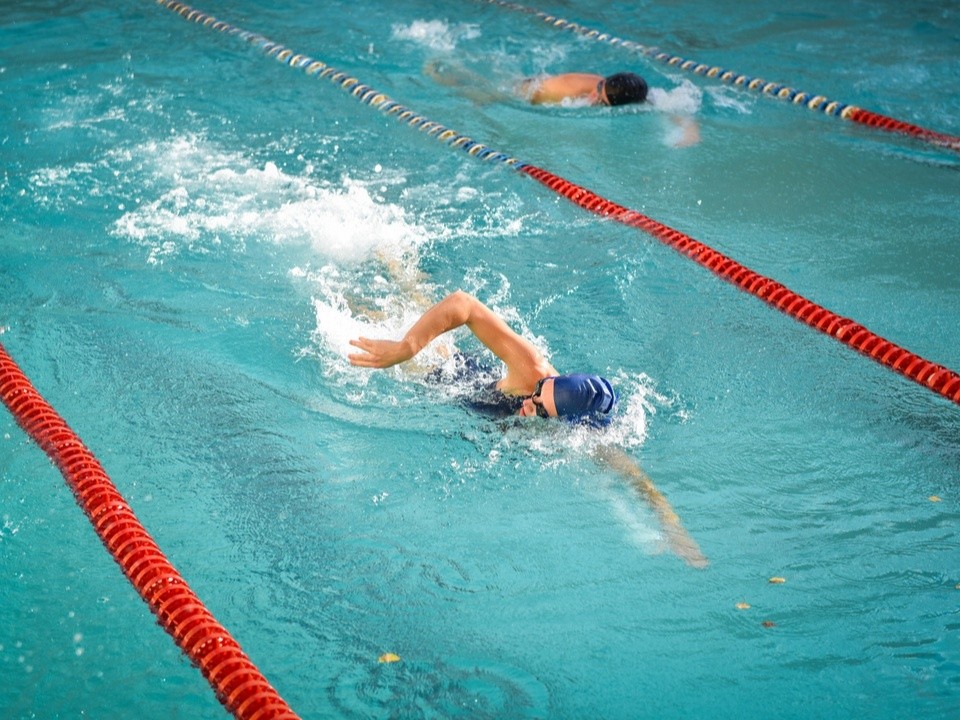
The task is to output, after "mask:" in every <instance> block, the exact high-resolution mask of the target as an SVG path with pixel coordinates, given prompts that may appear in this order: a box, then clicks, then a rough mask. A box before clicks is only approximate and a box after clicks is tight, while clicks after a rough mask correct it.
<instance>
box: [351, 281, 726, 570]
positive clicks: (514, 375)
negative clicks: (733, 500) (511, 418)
mask: <svg viewBox="0 0 960 720" xmlns="http://www.w3.org/2000/svg"><path fill="white" fill-rule="evenodd" d="M463 325H466V326H467V327H468V328H470V330H471V331H472V332H473V334H474V335H476V336H477V339H479V340H480V342H482V343H483V344H484V345H486V346H487V347H488V348H489V349H490V350H491V351H492V352H493V353H494V354H495V355H496V356H497V357H498V358H500V360H502V361H503V363H504V365H506V368H507V372H506V374H505V375H504V376H503V377H502V378H501V379H500V380H498V381H497V382H496V386H495V390H496V392H497V394H499V395H500V396H501V398H500V399H501V400H503V401H505V402H496V403H493V404H495V405H498V406H499V407H501V408H506V409H507V412H511V413H513V414H516V415H522V416H525V417H533V416H537V417H541V418H554V417H557V418H563V419H566V420H568V421H572V422H576V423H586V424H589V425H594V426H596V425H604V424H606V423H608V422H609V421H610V419H611V417H612V415H613V413H614V410H615V409H616V407H617V394H616V391H614V389H613V387H612V386H611V385H610V382H609V381H608V380H606V379H605V378H602V377H600V376H599V375H581V374H576V375H561V374H560V373H558V372H557V370H556V368H554V367H553V365H551V364H550V363H549V362H548V361H547V359H546V358H545V357H544V356H543V353H541V352H540V351H539V350H538V349H537V347H536V346H535V345H534V344H533V343H532V342H530V341H529V340H526V339H525V338H523V337H522V336H521V335H519V334H518V333H516V332H514V331H513V330H512V329H511V328H510V327H509V326H508V325H507V324H506V323H505V322H504V321H503V319H502V318H500V317H499V316H498V315H497V314H496V313H494V312H493V311H492V310H491V309H490V308H488V307H487V306H486V305H484V304H483V303H482V302H480V301H479V300H477V299H476V298H475V297H473V296H472V295H468V294H467V293H465V292H463V291H461V290H458V291H456V292H454V293H451V294H450V295H448V296H447V297H445V298H444V299H443V300H441V301H440V302H438V303H437V304H436V305H434V306H433V307H431V308H430V309H429V310H427V311H426V312H425V313H424V314H423V315H422V316H421V318H420V319H419V320H417V322H415V323H414V324H413V327H411V328H410V330H408V331H407V333H406V334H405V335H404V336H403V338H402V339H401V340H374V339H371V338H365V337H360V338H357V339H355V340H351V341H350V344H351V345H353V346H354V347H356V348H359V350H360V352H358V353H351V354H350V355H349V356H348V357H349V359H350V363H351V364H353V365H356V366H358V367H368V368H388V367H391V366H393V365H397V364H399V363H402V362H406V361H407V360H410V359H412V358H413V357H414V356H415V355H416V354H417V353H419V352H420V351H421V350H423V349H424V348H425V347H426V346H427V345H428V344H430V342H432V341H433V340H434V339H436V338H437V337H439V336H440V335H442V334H443V333H445V332H449V331H450V330H454V329H455V328H458V327H462V326H463ZM594 455H595V457H596V458H597V459H598V460H602V461H603V462H604V463H606V464H607V465H608V466H610V467H611V468H613V469H614V470H616V471H617V472H619V473H620V474H622V475H623V476H624V477H625V478H627V480H628V481H629V482H630V483H631V485H633V487H634V488H636V490H637V492H638V493H639V494H640V495H641V496H642V497H643V498H644V499H645V500H646V501H647V503H648V504H649V505H650V507H651V509H652V510H653V511H654V512H655V513H656V514H657V516H658V518H659V519H660V524H661V527H662V530H663V535H664V539H665V540H666V542H667V545H668V546H669V547H670V549H671V550H673V551H674V552H675V553H676V554H677V555H678V556H679V557H681V558H683V560H684V562H686V563H687V564H688V565H691V566H692V567H697V568H704V567H706V566H707V564H708V563H707V558H706V557H704V555H703V553H701V552H700V548H699V547H698V546H697V543H696V542H695V541H694V540H693V538H691V537H690V536H689V535H688V534H687V532H686V530H684V528H683V525H682V524H681V523H680V518H679V517H678V516H677V514H676V513H675V512H674V511H673V508H672V507H670V503H669V502H668V501H667V499H666V498H665V497H664V496H663V494H662V493H661V492H660V491H659V490H657V488H656V486H655V485H654V484H653V482H652V481H651V480H650V478H649V477H648V476H647V474H646V473H645V472H644V471H643V470H641V469H640V467H639V466H638V465H637V464H636V463H635V462H633V460H632V459H631V458H630V457H629V456H628V455H627V453H625V452H624V451H623V450H622V449H620V448H618V447H614V446H610V445H601V446H599V447H598V448H597V449H596V450H595V452H594Z"/></svg>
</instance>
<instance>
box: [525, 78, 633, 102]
mask: <svg viewBox="0 0 960 720" xmlns="http://www.w3.org/2000/svg"><path fill="white" fill-rule="evenodd" d="M647 91H648V88H647V81H646V80H644V79H643V78H642V77H640V76H639V75H637V74H636V73H632V72H620V73H615V74H613V75H609V76H607V77H603V76H602V75H595V74H593V73H562V74H560V75H547V76H544V77H537V78H530V79H529V80H524V81H523V83H521V85H520V93H521V95H523V96H524V97H525V98H527V99H528V100H529V101H530V102H531V103H533V104H534V105H543V104H545V103H559V102H563V101H564V100H585V101H586V102H587V104H588V105H609V106H615V105H628V104H630V103H642V102H643V101H644V100H646V99H647Z"/></svg>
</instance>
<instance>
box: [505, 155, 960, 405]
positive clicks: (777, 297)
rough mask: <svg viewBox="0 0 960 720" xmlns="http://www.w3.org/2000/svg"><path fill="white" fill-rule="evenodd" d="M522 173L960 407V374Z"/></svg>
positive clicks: (682, 240)
mask: <svg viewBox="0 0 960 720" xmlns="http://www.w3.org/2000/svg"><path fill="white" fill-rule="evenodd" d="M518 170H520V172H523V173H526V174H527V175H529V176H530V177H532V178H533V179H535V180H537V181H538V182H540V183H542V184H543V185H545V186H547V187H548V188H550V189H551V190H552V191H553V192H555V193H557V194H558V195H562V196H563V197H565V198H567V199H568V200H570V201H571V202H573V203H575V204H577V205H579V206H580V207H582V208H584V209H586V210H589V211H590V212H593V213H595V214H597V215H601V216H603V217H608V218H610V219H611V220H616V221H617V222H620V223H623V224H624V225H629V226H631V227H636V228H639V229H641V230H643V231H644V232H646V233H648V234H649V235H652V236H653V237H655V238H656V239H657V240H659V241H661V242H662V243H664V244H665V245H668V246H670V247H672V248H673V249H674V250H676V251H677V252H679V253H681V254H683V255H686V256H687V257H689V258H690V259H691V260H694V261H695V262H697V263H699V264H700V265H703V266H704V267H705V268H707V269H708V270H710V271H711V272H713V273H714V274H716V275H718V276H719V277H721V278H723V279H724V280H727V281H729V282H731V283H733V284H734V285H736V286H737V287H739V288H741V289H742V290H745V291H747V292H748V293H750V294H751V295H754V296H756V297H758V298H760V299H761V300H763V301H764V302H766V303H768V304H770V305H773V306H774V307H775V308H777V309H778V310H780V311H781V312H783V313H785V314H787V315H789V316H790V317H793V318H796V319H797V320H799V321H801V322H803V323H805V324H806V325H809V326H810V327H812V328H814V329H816V330H819V331H820V332H822V333H824V334H825V335H829V336H830V337H832V338H835V339H836V340H839V341H840V342H842V343H843V344H844V345H847V346H848V347H851V348H853V349H854V350H857V351H859V352H861V353H863V354H864V355H866V356H868V357H870V358H873V359H874V360H876V361H877V362H878V363H880V364H881V365H883V366H885V367H888V368H890V369H891V370H894V371H895V372H898V373H900V374H901V375H903V376H905V377H907V378H910V379H911V380H913V381H914V382H916V383H919V384H920V385H923V386H924V387H926V388H928V389H930V390H933V391H934V392H936V393H938V394H940V395H942V396H943V397H945V398H947V399H948V400H952V401H953V402H955V403H957V404H960V374H958V373H956V372H954V371H953V370H950V369H949V368H946V367H944V366H943V365H937V364H936V363H932V362H930V361H929V360H924V359H923V358H922V357H920V356H919V355H916V354H914V353H912V352H910V351H909V350H906V349H904V348H902V347H900V346H899V345H896V344H894V343H892V342H890V341H889V340H885V339H883V338H882V337H880V336H879V335H877V334H875V333H873V332H871V331H870V330H867V329H866V328H865V327H863V326H862V325H859V324H857V323H856V322H854V321H853V320H850V319H849V318H844V317H841V316H839V315H837V314H836V313H834V312H832V311H830V310H827V309H826V308H824V307H821V306H820V305H817V304H816V303H814V302H812V301H810V300H807V299H806V298H804V297H803V296H801V295H798V294H797V293H795V292H793V291H792V290H790V289H789V288H787V287H786V286H784V285H781V284H780V283H778V282H776V281H775V280H771V279H770V278H768V277H764V276H763V275H760V274H759V273H756V272H754V271H753V270H751V269H750V268H748V267H745V266H743V265H741V264H740V263H738V262H737V261H736V260H733V259H732V258H729V257H727V256H726V255H723V254H722V253H719V252H717V251H716V250H714V249H713V248H711V247H709V246H707V245H704V244H703V243H702V242H700V241H698V240H694V239H693V238H691V237H690V236H688V235H685V234H684V233H682V232H680V231H679V230H674V229H673V228H671V227H668V226H666V225H664V224H663V223H660V222H657V221H656V220H653V219H652V218H649V217H647V216H646V215H643V214H642V213H639V212H637V211H635V210H630V209H628V208H625V207H623V206H622V205H618V204H616V203H613V202H610V201H609V200H606V199H604V198H602V197H600V196H599V195H597V194H596V193H594V192H592V191H590V190H587V189H586V188H583V187H580V186H579V185H574V184H573V183H571V182H570V181H568V180H564V179H563V178H562V177H559V176H557V175H554V174H553V173H551V172H549V171H548V170H543V169H542V168H538V167H535V166H533V165H524V166H522V167H520V168H518Z"/></svg>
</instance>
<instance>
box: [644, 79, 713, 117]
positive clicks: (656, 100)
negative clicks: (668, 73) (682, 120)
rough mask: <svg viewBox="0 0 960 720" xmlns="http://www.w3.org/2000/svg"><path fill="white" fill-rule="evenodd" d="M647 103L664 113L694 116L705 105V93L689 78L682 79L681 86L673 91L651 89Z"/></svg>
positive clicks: (657, 88)
mask: <svg viewBox="0 0 960 720" xmlns="http://www.w3.org/2000/svg"><path fill="white" fill-rule="evenodd" d="M647 101H648V102H649V103H650V104H651V105H652V106H653V107H654V108H656V109H657V110H660V111H662V112H668V113H674V114H678V115H694V114H695V113H697V112H698V111H699V110H700V107H701V105H702V104H703V91H702V90H701V89H700V88H699V87H697V86H696V85H694V84H693V83H692V82H690V81H689V80H688V79H687V78H682V79H681V80H680V84H679V85H677V86H676V87H675V88H673V89H671V90H664V89H663V88H659V87H652V88H650V91H649V93H648V94H647Z"/></svg>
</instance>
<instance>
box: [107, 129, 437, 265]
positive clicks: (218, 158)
mask: <svg viewBox="0 0 960 720" xmlns="http://www.w3.org/2000/svg"><path fill="white" fill-rule="evenodd" d="M113 160H114V162H116V163H117V164H119V165H123V164H124V163H127V164H131V165H139V167H138V168H137V170H138V171H139V173H138V174H140V175H144V176H146V177H147V178H148V179H147V180H146V181H145V187H144V188H143V190H142V194H143V195H144V196H145V198H144V199H143V200H140V201H139V206H138V207H136V208H135V209H133V210H130V211H128V212H126V213H124V214H123V215H122V216H121V217H120V218H119V219H118V220H117V221H116V222H115V223H114V227H113V231H114V232H115V233H116V234H118V235H121V236H124V237H128V238H130V239H132V240H135V241H137V242H140V243H142V244H144V245H147V246H148V247H150V248H151V255H150V261H151V262H154V263H156V262H162V261H163V260H164V259H165V258H166V257H168V256H171V255H175V254H176V253H177V252H179V251H180V250H182V249H183V248H184V247H189V248H190V249H192V250H198V251H201V252H202V251H204V250H209V249H210V248H211V247H212V246H215V245H219V244H220V243H222V242H224V241H225V240H233V241H235V242H236V243H238V244H239V245H240V246H241V247H242V244H243V243H244V242H246V241H249V240H267V241H271V242H275V243H277V244H282V245H291V244H296V245H307V246H309V247H310V249H311V250H312V252H313V254H314V256H319V257H321V258H326V259H332V260H337V261H341V262H358V261H362V260H364V259H367V258H369V257H370V256H371V255H372V254H373V253H375V252H380V253H384V252H389V253H390V254H392V255H395V256H396V255H401V254H402V253H403V252H406V251H408V250H410V249H411V248H416V247H417V246H419V245H421V244H423V243H425V242H426V240H427V232H426V230H424V229H423V228H421V227H419V226H418V225H416V224H415V223H413V222H410V221H409V220H407V218H406V216H405V213H404V211H403V209H402V208H401V207H399V206H397V205H393V204H390V203H384V202H378V201H377V200H376V199H375V198H374V197H373V196H372V195H371V193H370V190H369V188H368V187H367V185H366V184H365V183H363V182H360V181H358V180H352V179H350V178H349V177H347V178H344V179H343V180H342V182H341V184H340V185H338V186H329V185H327V184H325V183H322V182H319V181H317V180H316V179H314V178H313V177H312V176H311V173H310V170H311V169H310V168H309V167H308V168H307V169H306V170H305V171H304V173H303V174H290V173H287V172H284V171H283V170H281V169H280V168H279V167H278V166H277V165H276V164H275V163H274V162H272V161H267V162H265V163H263V164H257V163H254V162H253V161H252V160H250V159H249V158H247V157H245V156H244V155H242V154H241V153H237V152H232V151H225V150H222V149H220V148H219V147H217V146H216V145H215V144H213V143H210V142H207V141H205V140H203V139H201V138H198V137H196V136H190V135H188V136H181V137H176V138H173V139H171V140H168V141H164V142H149V143H145V144H143V145H141V146H140V147H137V148H135V149H133V150H127V151H124V152H122V153H118V156H117V157H115V158H114V159H113ZM151 194H153V196H154V197H153V198H152V199H150V197H149V196H150V195H151Z"/></svg>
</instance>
